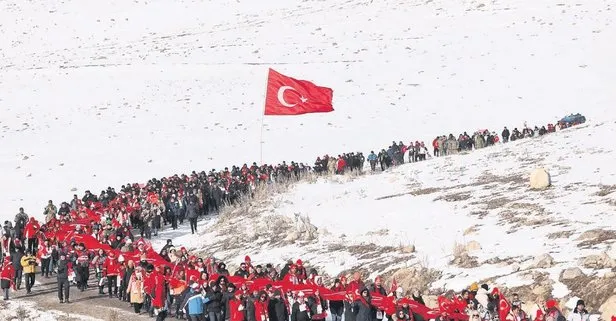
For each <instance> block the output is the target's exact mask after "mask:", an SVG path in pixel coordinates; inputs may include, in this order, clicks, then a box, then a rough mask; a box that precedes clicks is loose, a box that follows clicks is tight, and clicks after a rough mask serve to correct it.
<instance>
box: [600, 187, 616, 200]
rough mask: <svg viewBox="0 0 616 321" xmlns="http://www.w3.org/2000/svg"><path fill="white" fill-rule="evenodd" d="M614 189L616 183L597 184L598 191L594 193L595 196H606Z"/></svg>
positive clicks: (615, 189)
mask: <svg viewBox="0 0 616 321" xmlns="http://www.w3.org/2000/svg"><path fill="white" fill-rule="evenodd" d="M615 191H616V185H599V191H598V192H597V193H595V195H597V196H601V197H603V196H607V195H610V194H612V193H613V192H615Z"/></svg>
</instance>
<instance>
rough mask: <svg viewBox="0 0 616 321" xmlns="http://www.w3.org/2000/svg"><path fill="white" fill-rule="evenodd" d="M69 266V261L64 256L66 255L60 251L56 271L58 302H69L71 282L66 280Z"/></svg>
mask: <svg viewBox="0 0 616 321" xmlns="http://www.w3.org/2000/svg"><path fill="white" fill-rule="evenodd" d="M70 267H71V263H70V262H69V260H68V259H67V258H66V255H65V254H64V253H61V254H60V258H59V260H58V267H57V271H56V272H57V278H58V299H59V300H60V303H70V301H69V295H70V288H71V284H70V283H69V282H68V275H69V269H70Z"/></svg>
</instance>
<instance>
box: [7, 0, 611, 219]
mask: <svg viewBox="0 0 616 321" xmlns="http://www.w3.org/2000/svg"><path fill="white" fill-rule="evenodd" d="M0 6H1V7H0V21H1V23H0V33H1V34H2V41H1V42H0V70H1V72H0V86H1V87H2V91H1V93H0V111H1V112H0V122H1V123H0V146H2V148H1V149H0V172H1V173H2V179H3V182H4V183H3V184H2V187H0V213H2V214H1V215H2V217H3V218H4V217H9V216H12V215H14V213H15V212H16V211H17V208H18V207H20V206H24V207H25V208H26V211H27V212H28V213H30V214H34V215H40V213H41V212H42V208H43V206H44V205H45V204H46V202H47V200H48V199H53V200H55V201H56V202H59V201H61V200H66V199H68V198H69V197H70V196H71V194H72V193H73V191H74V192H76V193H79V194H82V193H83V192H84V190H85V189H87V188H91V189H93V191H94V192H98V191H99V190H100V189H103V188H106V187H107V186H114V187H118V186H119V185H120V184H123V183H126V182H128V181H131V182H133V181H145V180H146V179H148V178H151V177H153V176H157V177H159V176H162V175H170V174H173V173H175V172H188V171H189V170H202V169H210V168H212V167H216V168H219V167H222V166H229V165H232V164H242V163H244V162H252V161H258V160H259V146H260V125H261V115H262V112H263V103H264V94H265V79H266V72H267V68H269V67H273V68H276V69H277V70H278V71H280V72H283V73H285V74H288V75H291V76H295V77H298V78H302V79H309V80H313V81H315V82H316V83H318V84H320V85H324V86H328V87H332V88H333V89H334V91H335V92H334V106H335V108H336V111H335V112H333V113H329V114H323V115H306V116H302V117H280V118H275V117H269V118H267V119H266V120H265V126H266V127H265V131H264V137H263V140H264V144H263V148H264V153H263V154H264V161H267V162H278V161H281V160H287V161H290V160H296V161H312V160H313V158H314V157H316V156H317V155H322V154H325V153H334V154H336V153H340V152H343V151H356V150H362V151H366V150H369V149H374V148H380V147H381V146H383V145H385V144H387V143H388V142H390V141H392V140H396V141H398V140H400V139H404V140H405V141H406V140H410V139H413V140H417V139H420V140H425V141H429V140H431V138H432V137H433V136H434V135H436V134H442V133H449V132H452V133H457V132H459V131H461V130H470V129H475V128H485V127H491V128H495V129H500V128H501V126H503V125H514V124H521V123H522V121H524V120H528V121H529V123H532V122H537V123H547V122H550V121H554V120H556V118H558V117H561V116H563V115H565V114H568V113H570V112H575V111H580V112H583V113H585V114H586V116H588V117H589V118H591V119H597V120H600V119H602V118H604V117H606V115H608V116H607V117H609V115H613V114H614V112H613V103H614V101H616V92H615V91H614V90H613V88H614V85H615V84H616V82H615V80H616V68H614V62H613V57H614V56H616V49H615V45H614V41H613V39H616V28H614V25H613V19H614V15H613V6H614V5H613V1H608V0H605V1H593V2H574V1H562V0H548V1H540V2H537V1H530V0H517V1H514V0H498V1H451V0H429V1H425V0H421V1H418V0H414V1H393V0H381V1H374V2H372V1H367V0H366V1H360V0H331V1H330V0H328V1H317V0H312V1H305V0H303V1H300V0H287V1H222V0H211V1H188V0H180V1H166V0H161V1H96V2H83V1H77V0H67V1H61V2H60V1H51V2H49V1H40V0H35V1H25V2H24V1H4V2H2V3H1V4H0ZM362 220H363V218H362Z"/></svg>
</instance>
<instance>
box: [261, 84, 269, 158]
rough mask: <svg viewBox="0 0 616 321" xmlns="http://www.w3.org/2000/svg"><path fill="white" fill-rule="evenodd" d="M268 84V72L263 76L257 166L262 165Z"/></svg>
mask: <svg viewBox="0 0 616 321" xmlns="http://www.w3.org/2000/svg"><path fill="white" fill-rule="evenodd" d="M268 84H269V74H268V76H267V77H265V99H264V101H265V103H264V104H263V112H262V113H261V136H260V138H259V154H260V155H259V166H261V165H263V122H264V121H265V108H267V85H268Z"/></svg>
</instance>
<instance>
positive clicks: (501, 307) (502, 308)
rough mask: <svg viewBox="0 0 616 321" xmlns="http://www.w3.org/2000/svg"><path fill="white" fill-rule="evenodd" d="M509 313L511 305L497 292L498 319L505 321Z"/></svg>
mask: <svg viewBox="0 0 616 321" xmlns="http://www.w3.org/2000/svg"><path fill="white" fill-rule="evenodd" d="M509 312H511V304H510V303H509V301H507V298H505V296H504V295H503V294H502V293H500V292H498V317H499V318H500V320H502V321H505V320H507V317H508V316H509Z"/></svg>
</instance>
